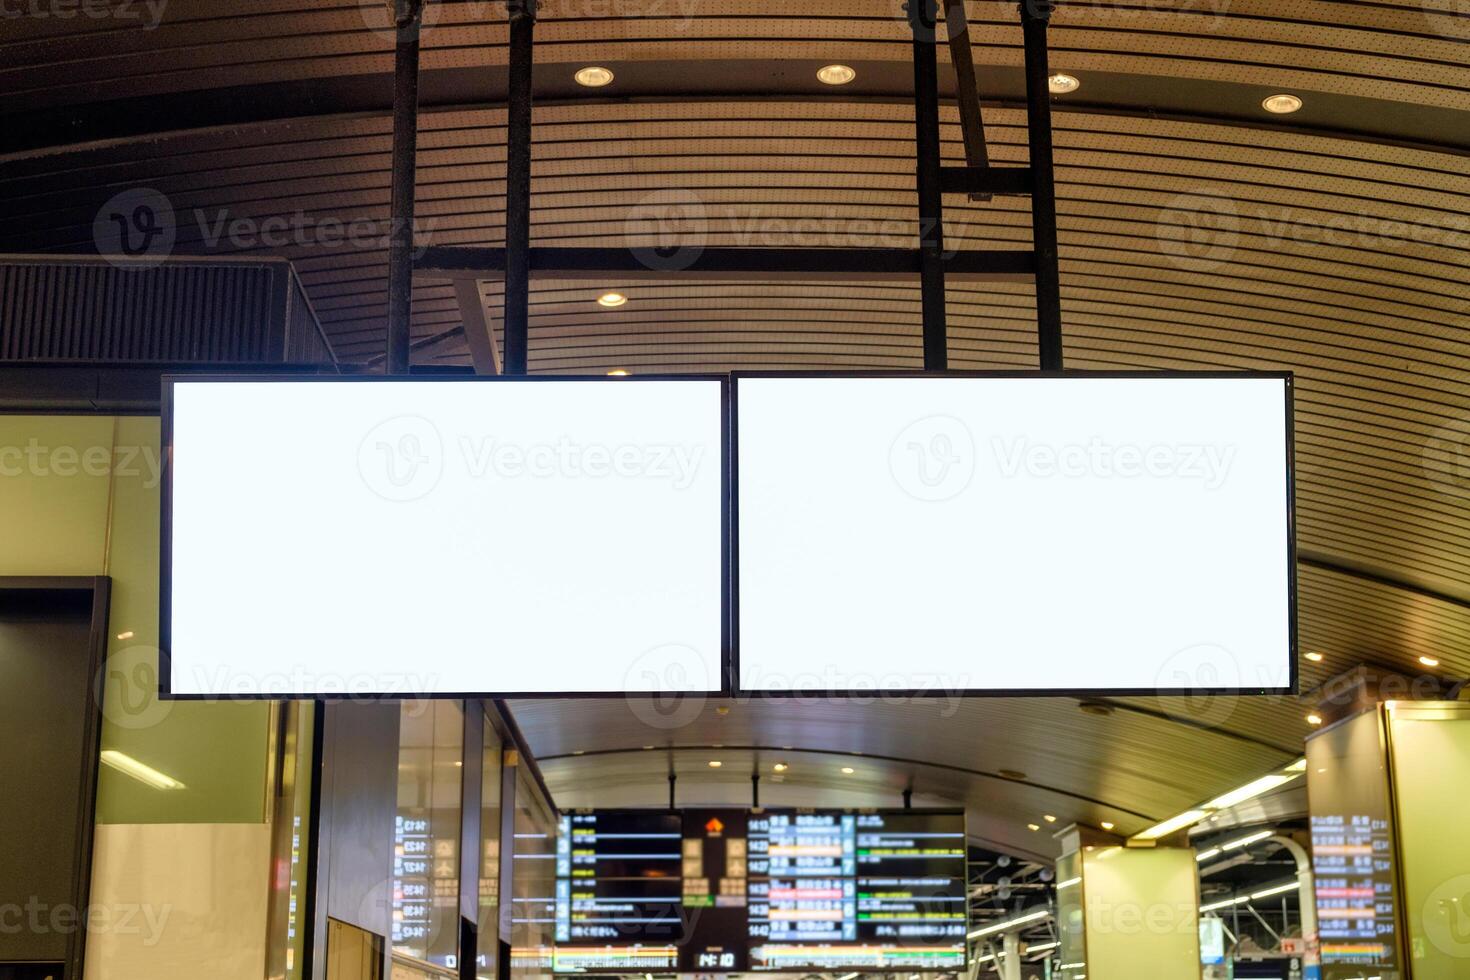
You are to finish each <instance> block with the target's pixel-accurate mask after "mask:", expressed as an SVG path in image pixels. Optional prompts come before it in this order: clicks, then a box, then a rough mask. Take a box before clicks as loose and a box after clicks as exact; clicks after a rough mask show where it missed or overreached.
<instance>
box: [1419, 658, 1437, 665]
mask: <svg viewBox="0 0 1470 980" xmlns="http://www.w3.org/2000/svg"><path fill="white" fill-rule="evenodd" d="M1419 662H1420V663H1421V664H1423V665H1424V666H1426V667H1438V666H1439V661H1438V660H1435V659H1434V658H1433V657H1420V658H1419Z"/></svg>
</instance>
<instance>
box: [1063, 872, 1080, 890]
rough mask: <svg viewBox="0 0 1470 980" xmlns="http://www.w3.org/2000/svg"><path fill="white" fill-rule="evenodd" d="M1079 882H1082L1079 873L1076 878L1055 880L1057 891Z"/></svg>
mask: <svg viewBox="0 0 1470 980" xmlns="http://www.w3.org/2000/svg"><path fill="white" fill-rule="evenodd" d="M1080 884H1082V877H1081V876H1080V875H1079V876H1077V877H1076V878H1068V879H1067V880H1066V881H1059V882H1057V891H1061V890H1062V889H1063V888H1071V887H1072V886H1073V885H1080Z"/></svg>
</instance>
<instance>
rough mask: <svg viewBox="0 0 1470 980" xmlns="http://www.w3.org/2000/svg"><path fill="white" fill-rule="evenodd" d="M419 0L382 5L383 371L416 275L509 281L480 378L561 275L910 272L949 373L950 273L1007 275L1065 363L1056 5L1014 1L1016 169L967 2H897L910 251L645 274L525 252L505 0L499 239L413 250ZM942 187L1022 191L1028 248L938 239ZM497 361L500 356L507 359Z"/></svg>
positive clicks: (976, 195) (526, 107) (396, 358)
mask: <svg viewBox="0 0 1470 980" xmlns="http://www.w3.org/2000/svg"><path fill="white" fill-rule="evenodd" d="M423 2H424V0H391V3H392V7H393V10H394V16H395V21H396V23H397V25H398V33H397V44H396V49H395V61H394V92H393V177H392V186H393V196H392V205H391V206H392V224H391V231H390V246H389V259H388V295H389V303H388V350H387V361H386V364H385V370H386V371H387V373H389V374H402V373H407V371H408V368H409V349H410V337H409V319H410V315H411V305H412V304H411V292H412V287H413V279H414V278H415V276H417V277H419V278H425V279H449V280H457V282H456V292H457V294H458V296H459V298H460V302H461V306H465V305H468V304H470V303H474V304H478V303H479V290H478V287H477V286H475V283H476V282H478V281H479V280H483V279H498V278H502V277H503V278H504V280H505V293H504V303H505V306H504V348H505V349H504V352H503V354H504V356H503V359H502V358H501V357H497V356H495V354H496V352H495V351H494V348H493V345H492V344H490V343H488V341H487V342H485V343H477V342H476V341H477V339H478V338H471V345H470V346H471V353H472V356H473V357H474V361H475V368H476V370H477V371H480V372H482V373H500V372H503V373H505V374H524V373H525V372H526V354H527V338H528V327H529V313H530V310H529V300H530V281H531V279H532V278H533V277H535V276H537V275H548V276H555V277H557V278H562V279H565V278H598V279H605V278H606V277H608V276H610V275H615V276H618V277H620V278H622V279H628V278H646V279H669V278H671V277H678V278H680V279H685V280H689V279H699V278H719V279H729V278H745V279H749V280H771V281H774V280H779V279H805V280H820V279H858V280H871V279H894V278H902V279H910V278H912V277H913V276H918V279H919V287H920V298H921V302H922V323H923V351H924V369H925V370H929V371H938V370H944V369H945V368H947V367H948V360H949V358H948V337H947V331H946V326H945V317H946V310H945V295H944V286H945V281H946V279H950V280H954V281H977V280H978V281H1008V280H1014V279H1017V278H1031V279H1034V281H1035V285H1036V328H1037V346H1038V351H1039V355H1040V356H1039V362H1040V363H1039V364H1038V367H1039V368H1040V369H1041V370H1043V371H1056V370H1060V369H1061V367H1062V323H1061V286H1060V281H1059V275H1058V269H1057V221H1056V191H1055V185H1054V173H1053V165H1052V135H1051V94H1050V91H1049V88H1048V84H1047V83H1048V78H1049V76H1050V71H1049V68H1048V66H1047V42H1046V29H1047V24H1048V22H1049V20H1050V18H1051V12H1052V9H1053V6H1054V2H1053V0H1022V2H1021V3H1020V7H1019V12H1020V20H1021V30H1022V36H1023V39H1024V46H1025V56H1026V70H1025V71H1026V124H1027V126H1026V128H1027V142H1028V147H1029V152H1030V159H1029V163H1028V165H1027V166H1025V167H992V166H990V165H989V162H988V155H987V154H986V151H985V135H984V131H983V124H982V121H981V116H980V100H979V95H978V92H977V91H976V89H975V71H974V65H973V63H972V61H971V57H970V42H969V35H968V25H967V23H966V21H965V15H964V3H963V0H945V2H946V19H945V21H944V22H943V23H942V25H941V22H940V21H939V20H938V10H937V2H936V0H909V2H908V3H907V4H906V9H907V13H908V19H909V25H910V28H911V30H912V33H913V60H914V136H915V144H916V150H917V154H916V156H917V158H916V167H915V176H916V186H917V190H918V205H919V241H918V243H917V247H916V248H913V249H858V248H852V249H843V248H825V249H788V248H779V249H777V248H771V249H767V248H705V249H703V250H701V252H700V254H699V255H698V256H697V257H696V258H695V259H694V260H693V261H692V263H691V264H690V265H689V266H688V267H687V268H683V269H681V270H680V271H678V272H670V271H668V270H660V269H651V268H648V267H647V266H646V265H644V264H643V263H642V262H640V261H639V258H638V256H637V255H636V254H635V253H634V252H633V251H632V250H631V249H629V248H627V247H606V248H539V247H537V248H533V247H532V246H531V99H532V95H531V88H532V85H531V80H532V69H533V65H534V58H533V36H534V30H535V25H536V0H506V7H507V12H508V15H509V19H510V70H509V90H508V93H507V99H506V105H507V117H508V118H507V133H506V140H507V151H506V197H505V204H506V207H505V213H506V222H505V247H504V248H465V247H446V246H437V247H428V248H424V249H422V250H421V251H420V253H419V255H418V258H417V259H415V258H414V240H413V222H414V201H413V185H414V167H415V156H416V141H417V117H418V62H419V25H420V23H421V19H422V9H423ZM941 29H942V30H944V31H945V33H946V34H947V38H946V40H947V43H948V44H949V46H950V57H951V61H952V63H953V64H954V66H955V75H956V79H957V81H958V82H959V88H960V91H959V94H958V100H957V101H958V104H959V108H960V120H961V127H962V130H963V133H964V141H965V151H966V152H965V156H966V165H965V166H962V167H946V166H944V165H943V163H942V161H941V155H940V144H939V72H938V50H937V49H938V44H939V42H940V37H939V32H940V30H941ZM944 194H967V195H969V197H970V199H971V200H988V199H989V198H990V197H991V196H993V195H996V194H1026V195H1029V196H1030V198H1031V233H1032V248H1031V249H1030V250H992V249H985V250H959V251H952V252H946V251H945V247H944V232H943V222H944V204H943V195H944ZM466 318H467V319H470V320H473V321H474V322H473V323H472V324H471V325H470V326H471V329H479V328H488V324H486V323H484V316H483V312H476V311H475V310H471V311H470V312H469V313H467V314H466ZM502 361H503V363H502Z"/></svg>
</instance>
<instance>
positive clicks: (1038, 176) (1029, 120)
mask: <svg viewBox="0 0 1470 980" xmlns="http://www.w3.org/2000/svg"><path fill="white" fill-rule="evenodd" d="M1052 7H1053V3H1052V0H1022V3H1021V33H1022V36H1023V39H1024V42H1025V45H1026V135H1027V141H1028V143H1029V146H1030V155H1031V240H1032V243H1033V245H1034V247H1035V249H1036V339H1037V346H1038V348H1039V350H1040V354H1041V369H1042V370H1043V371H1060V370H1061V369H1062V285H1061V274H1060V272H1059V271H1058V269H1057V194H1056V187H1055V184H1054V183H1053V171H1052V154H1051V91H1050V89H1049V88H1048V79H1049V78H1050V77H1051V70H1050V69H1049V68H1048V67H1047V61H1046V26H1047V21H1048V20H1049V19H1050V18H1051V12H1052Z"/></svg>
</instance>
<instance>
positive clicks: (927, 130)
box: [907, 0, 949, 371]
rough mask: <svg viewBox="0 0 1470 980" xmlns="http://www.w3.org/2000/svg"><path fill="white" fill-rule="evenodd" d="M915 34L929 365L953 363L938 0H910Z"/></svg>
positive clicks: (921, 284) (917, 145) (921, 267)
mask: <svg viewBox="0 0 1470 980" xmlns="http://www.w3.org/2000/svg"><path fill="white" fill-rule="evenodd" d="M907 6H908V15H909V27H910V28H911V29H912V31H913V35H914V143H915V149H916V156H917V160H918V166H917V179H918V190H919V293H920V298H921V300H922V303H923V331H924V370H926V371H942V370H944V369H945V368H946V367H948V366H949V353H948V349H947V345H946V342H945V324H944V225H943V221H944V212H943V204H942V198H941V190H940V156H939V66H938V55H937V51H936V47H935V45H936V42H937V41H938V24H937V22H938V19H939V15H938V11H937V10H936V7H935V0H908V4H907Z"/></svg>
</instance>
